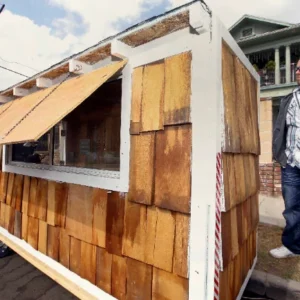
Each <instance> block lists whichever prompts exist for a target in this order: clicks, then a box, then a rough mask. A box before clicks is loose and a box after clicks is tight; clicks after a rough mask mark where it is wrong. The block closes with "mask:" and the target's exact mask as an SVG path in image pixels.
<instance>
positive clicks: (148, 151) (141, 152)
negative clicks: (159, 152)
mask: <svg viewBox="0 0 300 300" xmlns="http://www.w3.org/2000/svg"><path fill="white" fill-rule="evenodd" d="M154 154H155V132H149V133H144V134H140V135H137V136H131V150H130V179H129V183H130V184H129V193H128V199H129V200H130V201H133V202H137V203H142V204H147V205H151V204H152V203H153V196H154Z"/></svg>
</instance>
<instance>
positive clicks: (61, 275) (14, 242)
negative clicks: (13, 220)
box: [0, 227, 116, 300]
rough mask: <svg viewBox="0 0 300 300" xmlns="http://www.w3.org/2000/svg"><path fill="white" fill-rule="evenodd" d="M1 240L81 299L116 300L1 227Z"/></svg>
mask: <svg viewBox="0 0 300 300" xmlns="http://www.w3.org/2000/svg"><path fill="white" fill-rule="evenodd" d="M0 240H1V241H2V242H4V243H5V244H6V245H7V246H9V247H10V248H11V249H13V250H14V251H15V252H16V253H18V254H19V255H20V256H22V257H23V258H24V259H25V260H27V261H28V262H29V263H30V264H32V265H33V266H35V267H36V268H37V269H39V270H41V271H42V272H43V273H45V274H46V275H47V276H49V277H50V278H52V279H53V280H54V281H56V282H57V283H58V284H60V285H62V286H63V287H64V288H65V289H67V290H68V291H70V292H71V293H73V294H74V295H75V296H77V297H79V298H80V299H86V300H95V299H101V300H114V299H116V298H115V297H113V296H111V295H109V294H107V293H106V292H104V291H103V290H101V289H99V288H98V287H97V286H95V285H93V284H92V283H90V282H89V281H87V280H85V279H83V278H81V277H80V276H78V275H77V274H75V273H74V272H71V271H70V270H69V269H67V268H66V267H64V266H63V265H62V264H60V263H58V262H57V261H55V260H54V259H52V258H50V257H48V256H46V255H44V254H43V253H41V252H39V251H37V250H35V249H34V248H32V247H31V246H30V245H29V244H28V243H26V242H25V241H24V240H20V239H19V238H17V237H15V236H14V235H12V234H10V233H9V232H8V231H7V230H5V229H4V228H2V227H0Z"/></svg>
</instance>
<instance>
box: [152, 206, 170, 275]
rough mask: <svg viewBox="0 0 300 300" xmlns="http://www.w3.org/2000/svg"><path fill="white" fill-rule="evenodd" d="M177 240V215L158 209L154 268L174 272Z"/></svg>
mask: <svg viewBox="0 0 300 300" xmlns="http://www.w3.org/2000/svg"><path fill="white" fill-rule="evenodd" d="M174 240H175V214H173V213H171V212H170V211H168V210H164V209H159V208H157V225H156V235H155V246H154V254H153V256H154V263H153V266H155V267H157V268H160V269H162V270H165V271H168V272H172V268H173V256H174Z"/></svg>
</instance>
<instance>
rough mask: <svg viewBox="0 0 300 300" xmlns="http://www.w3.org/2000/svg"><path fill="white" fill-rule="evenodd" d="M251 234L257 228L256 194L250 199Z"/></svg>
mask: <svg viewBox="0 0 300 300" xmlns="http://www.w3.org/2000/svg"><path fill="white" fill-rule="evenodd" d="M250 201H251V232H252V231H254V230H255V229H256V228H257V225H258V222H259V205H258V194H255V195H253V196H252V197H251V199H250Z"/></svg>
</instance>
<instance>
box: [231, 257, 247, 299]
mask: <svg viewBox="0 0 300 300" xmlns="http://www.w3.org/2000/svg"><path fill="white" fill-rule="evenodd" d="M241 270H242V264H241V256H240V255H237V256H236V257H235V258H234V260H233V272H234V275H233V277H234V280H233V294H234V295H235V297H234V299H236V297H237V296H238V294H239V292H240V289H241V287H242V284H243V283H244V281H242V272H241ZM248 270H249V269H248Z"/></svg>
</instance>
